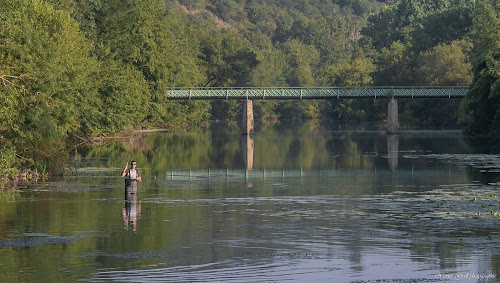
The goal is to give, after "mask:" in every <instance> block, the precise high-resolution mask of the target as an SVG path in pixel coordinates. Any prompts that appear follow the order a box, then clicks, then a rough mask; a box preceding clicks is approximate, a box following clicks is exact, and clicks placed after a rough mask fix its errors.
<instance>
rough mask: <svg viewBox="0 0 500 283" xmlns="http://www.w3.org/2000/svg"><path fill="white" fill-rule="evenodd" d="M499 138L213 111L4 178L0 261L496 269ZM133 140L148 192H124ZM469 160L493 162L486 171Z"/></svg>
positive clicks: (367, 271)
mask: <svg viewBox="0 0 500 283" xmlns="http://www.w3.org/2000/svg"><path fill="white" fill-rule="evenodd" d="M490 148H491V150H489V149H490ZM497 148H498V147H497ZM498 153H499V151H498V150H496V151H494V150H493V147H488V149H481V148H479V147H477V146H476V145H475V143H469V142H468V141H467V140H465V139H463V138H462V137H461V136H460V135H457V134H456V133H451V134H450V133H442V132H416V133H401V134H400V135H399V136H386V135H385V133H384V132H380V131H377V130H373V131H365V130H364V129H361V130H357V131H343V130H342V131H340V130H336V131H333V130H329V129H326V130H325V129H323V128H321V127H319V126H318V125H315V124H312V125H304V126H301V125H297V126H290V127H282V128H276V127H267V126H266V127H261V128H259V129H257V131H255V133H254V135H253V136H250V137H249V138H248V139H247V138H246V137H245V139H243V140H242V139H241V136H240V132H239V131H238V129H233V128H229V127H220V128H217V129H215V128H213V129H206V128H202V129H197V130H193V131H190V132H181V133H175V134H174V133H149V134H144V135H137V136H136V137H134V139H133V142H132V143H131V142H128V141H126V142H119V141H117V142H112V141H109V142H108V141H106V142H105V143H104V144H103V145H102V146H96V147H88V148H81V149H80V148H79V150H78V153H77V158H75V159H72V160H71V161H70V162H71V163H69V164H70V166H71V167H72V168H73V170H72V172H74V173H72V174H68V175H66V176H64V177H63V179H62V180H58V181H57V182H50V183H47V184H42V185H38V187H37V190H32V191H26V192H21V191H12V192H9V194H6V192H0V197H1V198H3V202H1V203H0V204H1V207H2V209H1V210H0V228H1V229H0V251H1V252H2V256H0V274H2V279H4V280H3V281H6V282H17V281H23V282H24V281H27V282H29V281H43V282H58V281H61V282H64V281H68V279H69V281H92V282H93V281H119V282H123V281H147V280H154V281H161V282H169V281H170V282H184V281H187V282H208V281H225V282H230V281H235V282H241V281H252V282H254V281H277V282H281V281H287V280H290V281H292V280H293V281H304V282H306V281H324V282H331V281H334V280H337V281H339V282H349V281H351V282H352V281H356V282H360V281H363V280H365V281H370V280H373V281H393V282H395V281H398V282H408V281H411V282H417V281H418V282H420V281H436V280H439V278H437V277H436V275H438V274H452V273H462V274H466V273H472V272H478V273H481V274H489V273H490V272H493V273H495V274H499V273H500V264H499V263H500V256H499V254H500V250H499V248H498V247H499V246H500V233H499V230H498V223H499V222H498V221H499V219H500V218H499V217H500V216H498V213H496V212H500V203H499V202H498V199H499V198H500V191H499V190H498V184H496V183H491V180H498V176H499V175H500V174H499V173H498V172H499V171H498V170H499V168H500V155H498ZM130 156H134V158H135V159H136V160H137V161H138V163H140V164H141V174H142V175H143V177H144V181H143V183H142V185H141V190H140V192H139V193H140V194H141V199H142V201H141V200H138V195H137V194H126V195H125V201H124V202H123V203H122V199H123V193H124V192H123V180H121V179H120V178H118V177H117V176H118V175H119V174H118V172H120V171H121V170H122V168H119V167H117V166H121V164H124V163H125V162H126V161H128V160H130ZM485 165H488V166H485ZM469 166H470V167H472V168H476V169H477V168H479V169H480V170H482V171H487V172H489V173H488V174H490V175H491V178H489V179H488V181H489V183H490V184H489V183H480V182H482V179H479V178H477V177H476V176H475V175H473V174H470V172H469V171H468V168H469ZM393 170H396V172H397V173H395V171H393ZM480 170H477V171H476V172H479V173H481V171H480ZM487 172H486V173H487ZM495 172H496V173H495ZM493 177H495V178H497V179H492V178H493ZM495 182H498V181H495ZM470 184H473V185H470ZM1 200H2V199H0V201H1ZM117 200H118V201H117ZM118 211H121V212H122V218H123V221H122V220H121V219H120V217H119V215H118ZM141 215H142V216H141ZM89 216H92V217H89ZM139 222H140V223H139ZM75 223H78V225H74V224H75ZM122 226H123V227H122ZM124 229H125V230H127V231H124ZM130 230H131V231H136V232H133V233H131V232H130ZM47 235H50V236H47ZM59 235H63V237H66V236H67V235H69V237H71V241H68V240H67V239H66V238H63V239H57V240H56V239H53V238H56V237H57V238H59ZM35 245H36V248H32V246H35ZM19 247H24V248H19ZM20 259H22V260H20ZM242 278H245V279H242ZM333 278H335V279H333ZM497 279H498V278H497Z"/></svg>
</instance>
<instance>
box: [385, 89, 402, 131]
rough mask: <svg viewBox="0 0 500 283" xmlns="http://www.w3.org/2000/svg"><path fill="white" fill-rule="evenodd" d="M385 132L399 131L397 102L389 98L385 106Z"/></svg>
mask: <svg viewBox="0 0 500 283" xmlns="http://www.w3.org/2000/svg"><path fill="white" fill-rule="evenodd" d="M386 133H387V134H389V135H392V134H398V133H399V120H398V102H397V101H396V99H394V98H391V100H390V101H389V106H388V107H387V125H386Z"/></svg>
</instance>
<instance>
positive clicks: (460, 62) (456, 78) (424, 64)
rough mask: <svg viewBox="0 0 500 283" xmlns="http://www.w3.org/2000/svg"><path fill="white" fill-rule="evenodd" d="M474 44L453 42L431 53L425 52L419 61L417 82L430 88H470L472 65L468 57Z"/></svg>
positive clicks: (463, 41)
mask: <svg viewBox="0 0 500 283" xmlns="http://www.w3.org/2000/svg"><path fill="white" fill-rule="evenodd" d="M471 48H472V44H471V43H469V42H467V41H465V40H460V41H453V42H451V43H450V44H440V45H438V46H436V47H434V48H433V49H431V50H430V51H426V52H423V53H422V54H421V55H420V56H419V58H418V59H417V60H418V61H417V64H418V65H417V69H416V74H417V76H416V77H417V81H418V83H419V84H420V85H423V86H429V85H435V86H443V85H446V86H468V85H470V84H471V82H472V72H471V71H472V65H471V63H470V62H469V60H468V55H469V52H470V49H471Z"/></svg>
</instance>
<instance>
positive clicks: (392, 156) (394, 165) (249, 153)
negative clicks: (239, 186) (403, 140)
mask: <svg viewBox="0 0 500 283" xmlns="http://www.w3.org/2000/svg"><path fill="white" fill-rule="evenodd" d="M254 146H255V142H254V140H253V137H252V135H244V136H243V140H242V149H243V162H244V166H245V168H246V170H247V171H252V170H253V156H254ZM398 154H399V135H387V160H388V163H389V168H390V169H391V171H394V170H397V169H398ZM264 172H265V171H264ZM283 172H284V171H283ZM301 172H302V171H301ZM283 174H284V173H283Z"/></svg>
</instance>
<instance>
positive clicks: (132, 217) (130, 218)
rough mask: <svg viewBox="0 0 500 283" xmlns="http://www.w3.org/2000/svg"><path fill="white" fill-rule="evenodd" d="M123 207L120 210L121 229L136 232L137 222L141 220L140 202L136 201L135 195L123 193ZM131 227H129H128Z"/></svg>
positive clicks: (127, 192)
mask: <svg viewBox="0 0 500 283" xmlns="http://www.w3.org/2000/svg"><path fill="white" fill-rule="evenodd" d="M124 203H125V206H124V207H123V208H122V219H123V229H125V230H129V229H130V230H132V231H134V232H135V231H137V222H138V221H139V219H140V218H141V209H142V207H141V201H140V200H139V201H138V200H137V193H136V192H131V191H128V190H126V191H125V201H124ZM129 226H131V227H129Z"/></svg>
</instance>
